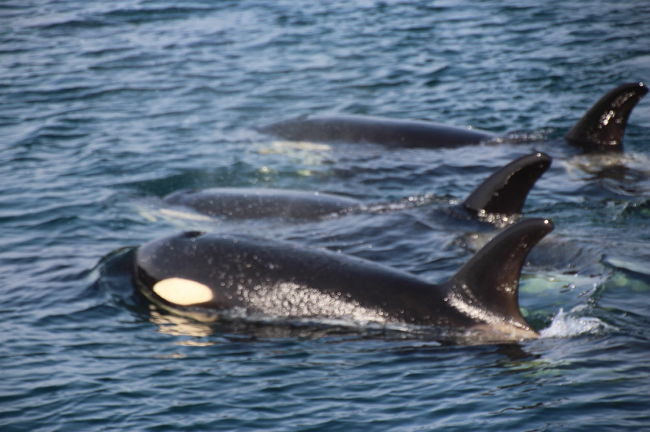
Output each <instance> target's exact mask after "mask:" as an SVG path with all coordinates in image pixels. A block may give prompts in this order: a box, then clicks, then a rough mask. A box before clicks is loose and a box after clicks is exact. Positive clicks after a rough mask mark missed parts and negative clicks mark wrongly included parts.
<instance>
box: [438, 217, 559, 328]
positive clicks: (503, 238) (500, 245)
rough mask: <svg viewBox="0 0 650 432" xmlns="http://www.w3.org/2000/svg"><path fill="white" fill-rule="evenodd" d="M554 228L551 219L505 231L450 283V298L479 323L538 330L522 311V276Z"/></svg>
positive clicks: (527, 222) (526, 223)
mask: <svg viewBox="0 0 650 432" xmlns="http://www.w3.org/2000/svg"><path fill="white" fill-rule="evenodd" d="M551 230H553V223H552V222H551V221H550V220H548V219H527V220H523V221H521V222H518V223H516V224H514V225H511V226H510V227H508V228H506V229H505V230H503V231H502V232H501V233H499V234H498V235H497V236H496V237H495V238H493V239H492V240H491V241H490V242H489V243H488V244H486V245H485V246H484V247H483V248H482V249H481V250H479V251H478V252H477V253H476V254H475V255H474V257H472V259H470V260H469V261H468V262H467V263H466V264H465V265H464V266H463V267H462V268H461V269H460V270H459V271H458V273H456V275H454V276H453V277H452V278H451V279H450V280H449V281H448V282H446V285H447V289H448V294H447V300H448V301H449V302H450V304H451V305H452V306H454V307H455V308H456V309H458V310H460V311H461V312H463V313H464V314H466V315H468V316H469V317H470V318H472V319H474V320H475V321H477V322H483V323H487V324H492V325H498V324H503V323H505V324H509V325H513V326H515V327H517V328H519V329H522V330H530V331H534V330H533V329H532V328H531V327H530V325H529V324H528V323H527V322H526V320H525V319H524V317H523V316H522V315H521V311H520V310H519V277H520V275H521V268H522V267H523V265H524V262H525V259H526V256H527V255H528V252H529V251H530V250H531V249H532V248H533V246H535V245H536V244H537V242H539V241H540V240H541V239H542V238H543V237H544V236H545V235H546V234H548V233H549V232H550V231H551Z"/></svg>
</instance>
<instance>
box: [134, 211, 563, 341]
mask: <svg viewBox="0 0 650 432" xmlns="http://www.w3.org/2000/svg"><path fill="white" fill-rule="evenodd" d="M552 229H553V225H552V223H551V222H550V221H549V220H545V219H528V220H523V221H520V222H518V223H516V224H513V225H511V226H510V227H508V228H507V229H505V230H504V231H502V232H501V233H499V235H497V236H496V237H495V238H494V239H493V240H492V241H490V242H489V243H488V244H487V245H486V246H484V247H483V248H482V249H481V250H480V251H479V252H477V253H476V254H475V255H474V256H473V257H472V258H471V259H470V260H469V261H468V262H467V263H466V264H465V265H464V266H463V267H462V268H461V269H460V270H459V271H458V272H457V273H456V274H455V276H453V277H452V278H451V279H450V280H448V281H446V282H444V283H441V284H433V283H430V282H428V281H426V280H422V279H420V278H417V277H415V276H413V275H411V274H409V273H405V272H401V271H398V270H395V269H392V268H390V267H386V266H383V265H380V264H377V263H374V262H371V261H367V260H363V259H360V258H355V257H351V256H347V255H344V254H339V253H333V252H330V251H325V250H320V249H309V248H305V247H300V246H296V245H294V244H292V243H287V242H280V241H273V240H266V239H261V238H255V237H249V236H240V235H221V234H204V233H201V232H186V233H182V234H178V235H173V236H171V237H167V238H163V239H160V240H155V241H152V242H150V243H146V244H144V245H142V246H141V247H140V248H138V250H137V251H136V254H135V268H134V281H135V284H136V286H137V287H138V288H139V290H140V292H141V293H142V294H144V296H145V297H146V298H148V299H149V300H150V301H151V302H153V303H154V304H156V305H157V306H159V307H161V308H163V309H166V310H168V311H171V312H172V313H176V314H179V315H184V316H189V317H193V318H196V319H200V320H217V319H220V318H221V319H227V317H228V316H229V315H228V312H229V311H233V310H234V311H239V313H240V314H241V313H243V316H244V317H247V318H249V319H254V317H273V318H279V319H283V320H320V319H329V320H332V319H334V320H343V321H352V322H357V323H358V322H363V323H367V322H373V323H380V324H383V325H389V324H393V323H394V324H401V325H403V324H406V325H415V326H432V327H435V328H439V329H450V330H451V332H452V333H458V332H460V333H462V334H465V335H467V334H471V335H473V337H476V340H479V341H481V342H484V341H513V340H523V339H530V338H535V337H537V336H538V334H537V332H536V331H535V330H534V329H533V328H532V327H531V326H530V325H529V324H528V323H527V322H526V320H525V319H524V317H523V316H522V314H521V312H520V309H519V300H518V290H519V277H520V274H521V269H522V265H523V264H524V261H525V258H526V256H527V254H528V252H529V251H530V249H531V248H533V246H534V245H535V244H536V243H537V242H538V241H539V240H540V239H541V238H543V237H544V236H545V235H546V234H547V233H548V232H550V231H551V230H552Z"/></svg>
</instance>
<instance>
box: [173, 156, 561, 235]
mask: <svg viewBox="0 0 650 432" xmlns="http://www.w3.org/2000/svg"><path fill="white" fill-rule="evenodd" d="M550 164H551V158H550V156H548V155H546V154H544V153H541V152H535V153H532V154H527V155H525V156H522V157H520V158H517V159H515V160H513V161H512V162H510V163H508V164H507V165H505V166H503V167H502V168H500V169H499V170H497V171H496V172H494V173H493V174H492V175H490V176H489V177H488V178H487V179H486V180H484V181H483V182H482V183H481V184H480V185H479V186H478V187H477V188H476V189H475V190H474V191H473V192H472V193H471V194H470V195H469V196H468V197H467V199H465V201H463V202H462V203H461V204H460V205H458V206H456V207H455V208H454V209H453V213H454V215H457V216H467V217H468V218H477V219H479V220H484V221H494V222H496V221H497V220H498V221H501V222H503V221H504V219H505V222H507V221H508V220H509V219H510V218H511V217H512V216H514V215H518V214H520V213H521V210H522V208H523V206H524V202H525V200H526V197H527V196H528V192H529V191H530V189H531V188H532V187H533V185H534V184H535V182H536V181H537V180H538V179H539V177H540V176H541V175H542V174H543V173H544V172H545V171H546V170H547V169H548V167H549V166H550ZM163 201H164V202H165V203H166V204H169V205H174V206H183V207H187V208H191V209H192V210H194V211H196V212H198V213H201V214H204V215H208V216H212V217H224V218H232V219H252V218H266V217H279V218H284V219H305V220H309V219H318V218H322V217H325V216H329V215H337V214H339V215H340V214H345V213H349V212H354V211H363V210H371V209H369V208H368V207H367V206H364V204H363V203H361V202H360V201H358V200H355V199H352V198H347V197H343V196H340V195H333V194H327V193H321V192H308V191H297V190H287V189H256V188H210V189H202V190H182V191H178V192H174V193H172V194H170V195H168V196H166V197H165V198H163Z"/></svg>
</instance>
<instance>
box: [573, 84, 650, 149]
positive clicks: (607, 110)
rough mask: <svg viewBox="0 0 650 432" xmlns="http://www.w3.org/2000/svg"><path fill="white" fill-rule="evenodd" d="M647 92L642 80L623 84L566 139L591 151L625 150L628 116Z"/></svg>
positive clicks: (583, 117) (596, 106) (603, 99)
mask: <svg viewBox="0 0 650 432" xmlns="http://www.w3.org/2000/svg"><path fill="white" fill-rule="evenodd" d="M646 93H648V87H647V86H646V85H645V84H644V83H642V82H636V83H626V84H621V85H620V86H618V87H616V88H615V89H613V90H611V91H610V92H608V93H607V94H605V95H604V96H603V97H601V98H600V99H599V100H598V102H596V103H595V104H594V105H593V106H592V107H591V108H590V109H589V111H587V112H586V113H585V114H584V115H583V116H582V118H581V119H580V120H579V121H578V122H577V123H576V124H575V125H574V126H573V128H571V130H570V131H569V132H568V133H567V134H566V136H565V138H566V140H567V141H568V142H569V143H570V144H572V145H575V146H578V147H581V148H582V149H583V150H584V151H587V152H608V151H615V152H616V151H622V150H623V135H624V134H625V127H626V126H627V119H628V117H629V116H630V113H631V112H632V109H633V108H634V107H635V106H636V104H637V103H638V102H639V100H641V98H642V97H643V96H645V95H646Z"/></svg>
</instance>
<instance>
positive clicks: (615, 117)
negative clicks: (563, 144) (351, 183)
mask: <svg viewBox="0 0 650 432" xmlns="http://www.w3.org/2000/svg"><path fill="white" fill-rule="evenodd" d="M647 92H648V87H647V86H646V85H645V84H643V83H641V82H638V83H627V84H622V85H620V86H618V87H616V88H615V89H613V90H611V91H610V92H608V93H607V94H605V95H604V96H603V97H601V98H600V99H599V100H598V101H597V102H596V103H595V104H594V105H593V106H592V107H591V108H590V109H589V111H587V112H586V113H585V114H584V116H583V117H582V118H581V119H580V120H579V121H578V122H577V123H576V124H575V125H574V126H573V128H571V130H570V131H569V132H568V133H567V134H566V137H565V138H566V140H567V142H568V143H569V144H571V145H574V146H577V147H579V148H580V149H582V151H584V152H609V151H622V149H623V135H624V134H625V127H626V125H627V120H628V117H629V115H630V113H631V112H632V109H633V108H634V107H635V106H636V104H637V102H639V100H640V99H641V98H642V97H643V96H645V94H646V93H647ZM260 131H261V132H264V133H268V134H270V135H274V136H277V137H280V138H283V139H287V140H292V141H313V142H324V143H333V142H348V143H358V142H366V143H374V144H382V145H386V146H391V147H425V148H439V147H440V148H441V147H460V146H465V145H470V144H479V143H482V142H489V141H492V140H495V139H496V138H498V136H496V135H494V134H492V133H490V132H486V131H479V130H472V129H464V128H458V127H453V126H446V125H441V124H438V123H432V122H427V121H418V120H398V119H390V118H382V117H371V116H360V115H333V116H327V115H313V116H311V115H310V116H301V117H298V118H294V119H289V120H285V121H280V122H277V123H272V124H270V125H268V126H264V127H262V128H260Z"/></svg>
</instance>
